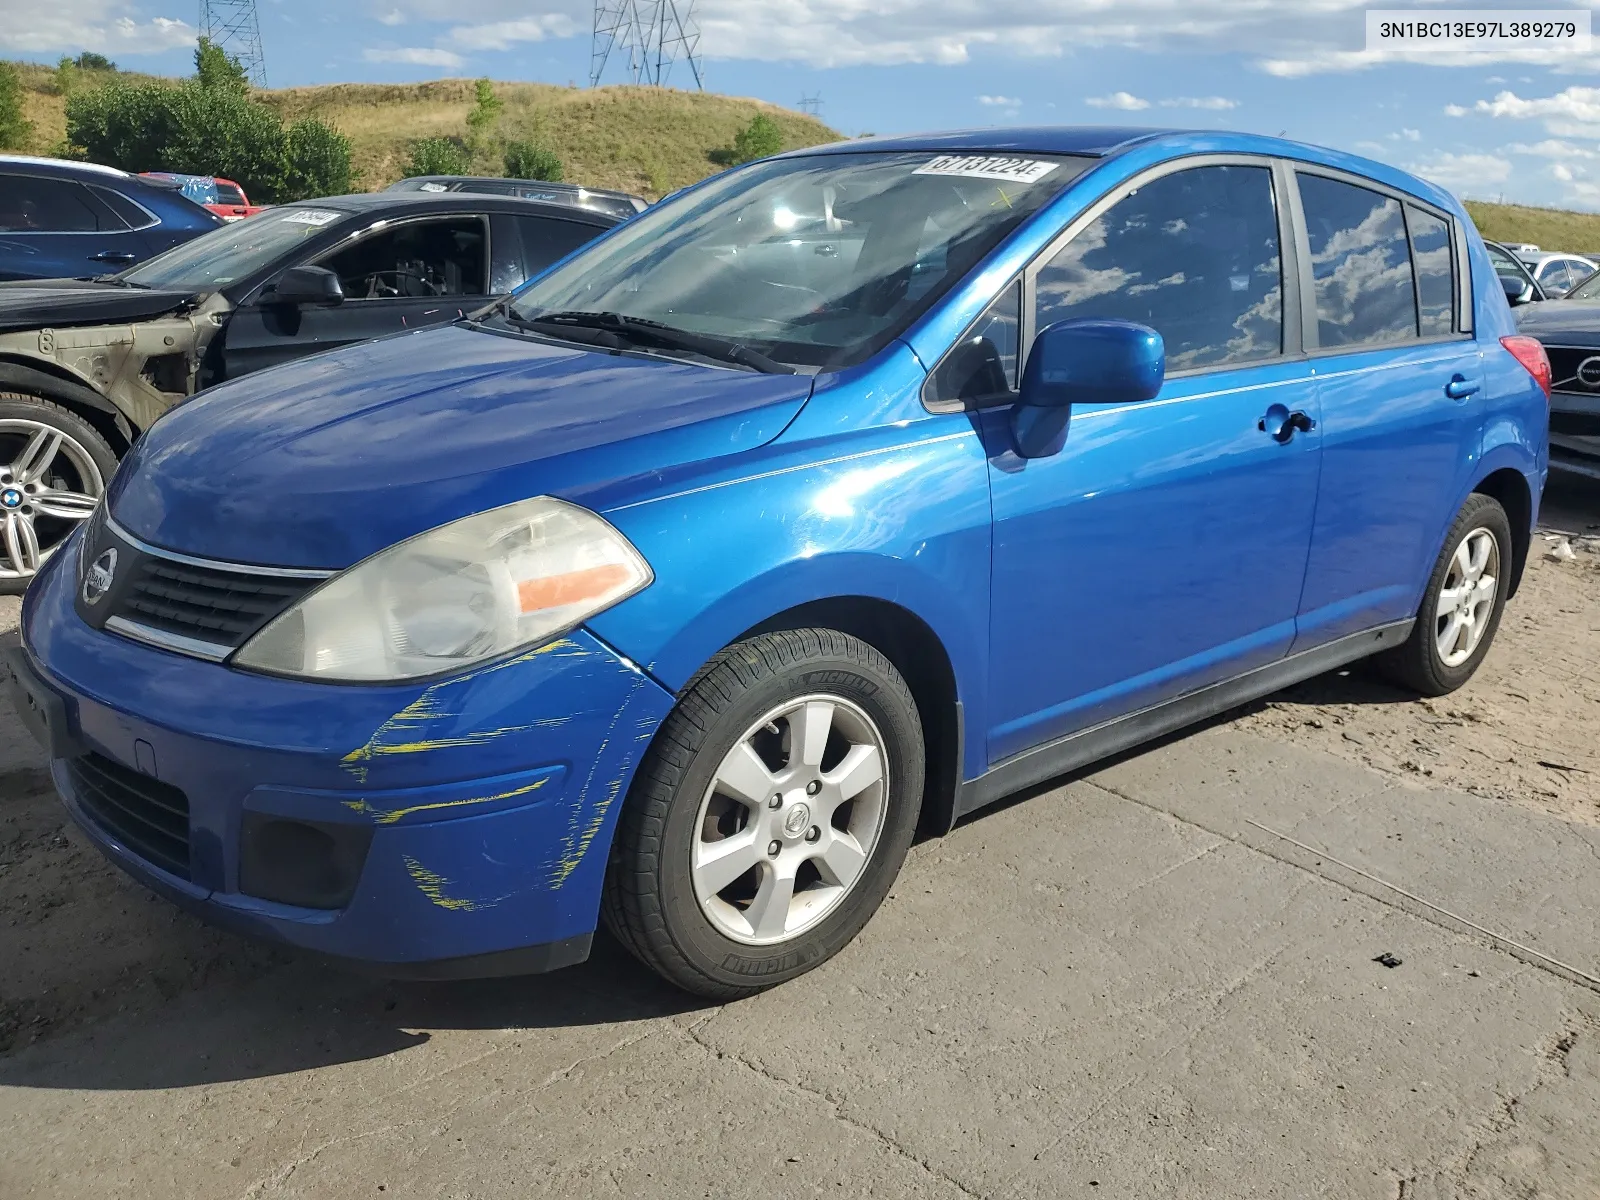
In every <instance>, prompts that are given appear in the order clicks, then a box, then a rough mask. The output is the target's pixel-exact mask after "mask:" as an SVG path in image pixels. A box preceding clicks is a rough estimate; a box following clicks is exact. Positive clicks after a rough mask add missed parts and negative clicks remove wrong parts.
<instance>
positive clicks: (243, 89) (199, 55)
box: [194, 37, 250, 183]
mask: <svg viewBox="0 0 1600 1200" xmlns="http://www.w3.org/2000/svg"><path fill="white" fill-rule="evenodd" d="M194 77H195V80H196V82H198V83H199V84H200V86H201V87H203V88H205V89H207V90H208V91H220V92H233V93H235V94H236V95H240V96H243V95H246V94H248V93H249V91H250V77H249V76H248V75H246V74H245V73H244V67H243V66H242V65H241V64H240V62H239V60H238V59H236V58H232V57H230V56H229V55H228V52H227V51H226V50H224V49H223V48H222V47H221V46H219V45H217V44H216V43H215V42H213V41H212V40H211V39H210V38H208V37H203V38H201V39H200V42H199V44H198V45H197V46H195V48H194ZM229 178H232V176H229ZM238 182H240V183H243V182H244V181H243V180H242V179H241V180H239V181H238Z"/></svg>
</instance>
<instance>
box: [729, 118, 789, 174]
mask: <svg viewBox="0 0 1600 1200" xmlns="http://www.w3.org/2000/svg"><path fill="white" fill-rule="evenodd" d="M782 149H783V131H782V130H781V129H779V128H778V123H777V122H776V121H774V120H773V119H772V118H771V117H769V116H767V114H766V113H757V114H756V115H755V116H753V117H751V118H750V124H748V125H746V126H745V127H744V128H743V129H741V130H740V131H739V132H738V133H737V134H736V135H734V139H733V154H732V155H730V156H729V157H730V160H731V161H732V163H733V164H734V165H735V166H737V165H738V164H739V163H747V162H754V161H755V160H756V159H758V158H768V157H770V156H771V155H774V154H777V153H779V152H780V151H781V150H782Z"/></svg>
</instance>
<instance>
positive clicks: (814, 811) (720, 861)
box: [602, 629, 924, 1000]
mask: <svg viewBox="0 0 1600 1200" xmlns="http://www.w3.org/2000/svg"><path fill="white" fill-rule="evenodd" d="M923 764H924V760H923V741H922V726H921V723H920V721H919V719H918V716H917V708H916V703H915V701H914V700H913V699H912V696H911V692H910V689H909V688H907V687H906V684H905V681H904V680H903V679H902V678H901V677H900V674H899V672H898V671H896V670H895V668H894V666H893V665H892V664H891V663H890V662H889V661H888V660H887V659H885V658H884V657H883V655H881V654H879V653H878V652H877V651H876V650H874V649H873V648H872V647H871V646H869V645H867V644H866V643H865V642H862V641H860V640H858V639H856V638H853V637H850V636H848V635H846V634H843V633H839V632H837V631H835V630H830V629H800V630H786V631H783V632H779V633H770V634H763V635H760V636H758V637H754V638H750V639H748V640H747V641H743V642H739V643H737V644H736V645H733V646H730V647H729V648H728V649H727V650H725V651H723V652H722V653H721V654H720V655H718V657H717V658H716V659H715V660H714V661H713V662H712V664H711V665H710V666H709V667H708V668H707V669H706V670H705V671H703V672H702V673H701V674H700V675H699V676H698V677H697V678H696V680H695V681H694V682H692V683H691V685H690V686H689V688H688V690H687V691H686V692H685V694H684V696H683V698H682V699H681V700H680V701H679V703H678V706H677V708H675V709H674V710H673V711H672V713H671V714H670V715H669V716H668V717H667V720H666V721H665V723H664V724H663V726H662V728H661V730H660V731H659V732H658V733H657V735H656V738H655V741H654V743H653V744H652V746H651V749H650V753H649V755H648V757H647V758H646V760H645V762H644V763H643V764H642V765H641V766H640V768H639V775H638V777H637V778H636V779H635V780H634V783H633V787H632V789H631V791H630V793H629V796H628V801H627V805H626V807H625V808H624V810H623V813H622V817H621V820H620V822H619V825H618V829H617V836H616V839H615V841H614V842H613V844H612V850H611V859H610V863H609V865H608V869H607V873H606V889H605V900H604V904H603V908H602V911H603V914H604V917H605V921H606V924H607V926H608V927H609V928H610V929H611V932H612V933H613V934H614V935H616V937H617V938H618V940H619V941H621V942H622V943H623V944H624V945H625V946H627V947H628V949H629V950H630V951H632V952H633V954H634V955H636V956H637V957H638V958H639V959H641V960H642V961H643V962H644V963H645V964H646V965H647V966H649V967H651V968H653V969H654V970H656V971H657V972H658V973H660V974H661V975H663V976H665V977H666V978H667V979H669V980H671V981H672V982H673V983H675V984H677V985H678V986H679V987H682V988H684V989H685V990H687V991H690V992H694V993H696V994H698V995H701V996H706V997H709V998H712V999H717V1000H732V999H737V998H739V997H741V996H747V995H751V994H753V993H755V992H758V991H761V990H762V989H764V988H768V987H771V986H773V985H774V984H778V983H782V982H784V981H785V980H787V979H792V978H794V977H795V976H796V975H800V974H802V973H804V972H805V971H808V970H810V969H811V968H812V967H815V966H817V965H819V964H820V963H822V962H825V961H826V960H827V959H829V958H831V957H832V956H833V955H834V954H836V953H838V952H839V950H841V949H843V947H844V946H845V945H846V944H848V943H849V941H850V940H851V939H852V938H853V937H855V935H856V934H857V933H858V932H859V931H860V930H861V927H862V926H863V925H865V924H866V923H867V920H868V919H869V918H870V917H871V916H872V914H873V913H874V912H875V911H876V910H877V908H878V906H879V905H880V904H881V903H882V902H883V898H884V896H886V895H887V894H888V891H889V887H890V885H891V884H892V883H893V882H894V879H895V876H896V875H897V874H898V873H899V871H900V866H901V863H902V862H903V861H904V860H905V855H906V851H907V849H908V848H909V847H910V845H911V838H912V835H913V833H914V832H915V830H916V825H917V812H918V809H919V807H920V803H921V797H922V782H923V769H924V765H923Z"/></svg>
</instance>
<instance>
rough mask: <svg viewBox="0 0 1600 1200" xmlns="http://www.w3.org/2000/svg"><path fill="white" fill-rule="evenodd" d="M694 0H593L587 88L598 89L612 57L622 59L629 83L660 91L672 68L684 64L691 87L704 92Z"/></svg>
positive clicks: (698, 28)
mask: <svg viewBox="0 0 1600 1200" xmlns="http://www.w3.org/2000/svg"><path fill="white" fill-rule="evenodd" d="M694 4H695V0H594V39H593V40H592V41H591V42H590V44H589V86H590V87H598V86H600V78H601V76H602V75H604V74H605V70H606V64H607V63H608V62H610V61H611V59H612V57H613V56H616V57H617V58H621V57H622V56H623V55H626V56H627V60H628V77H629V78H630V79H631V80H632V81H633V82H634V83H643V84H650V85H652V86H655V87H664V86H665V85H666V82H667V74H668V72H670V71H671V70H672V67H673V64H674V63H678V62H683V63H686V64H687V65H688V67H689V72H690V74H692V75H693V76H694V86H695V87H696V88H698V89H700V90H701V91H704V90H705V86H706V85H705V76H704V72H703V69H702V68H703V63H702V61H701V56H700V23H699V22H698V21H696V20H695V16H694Z"/></svg>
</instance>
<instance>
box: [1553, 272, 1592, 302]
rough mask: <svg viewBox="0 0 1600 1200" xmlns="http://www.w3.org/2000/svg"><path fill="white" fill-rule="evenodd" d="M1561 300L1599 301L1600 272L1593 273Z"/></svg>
mask: <svg viewBox="0 0 1600 1200" xmlns="http://www.w3.org/2000/svg"><path fill="white" fill-rule="evenodd" d="M1562 299H1563V300H1600V271H1595V272H1593V273H1592V274H1590V275H1589V276H1588V277H1587V278H1585V279H1584V281H1583V282H1582V283H1580V284H1579V285H1578V286H1577V287H1575V288H1573V289H1572V290H1571V291H1570V292H1568V293H1567V294H1566V295H1565V296H1563V297H1562Z"/></svg>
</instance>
